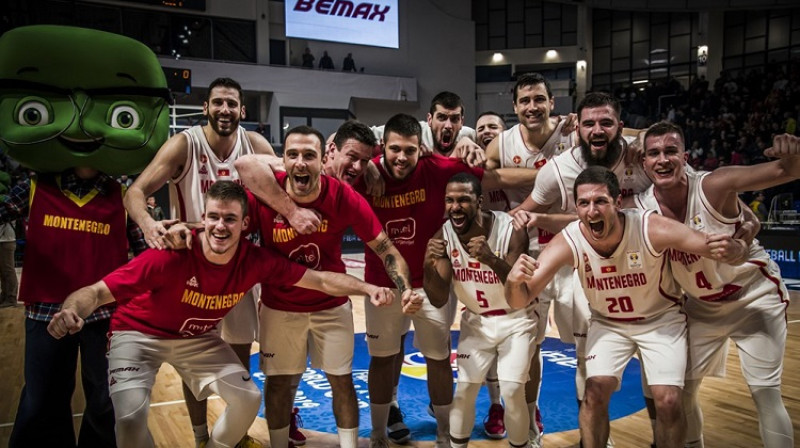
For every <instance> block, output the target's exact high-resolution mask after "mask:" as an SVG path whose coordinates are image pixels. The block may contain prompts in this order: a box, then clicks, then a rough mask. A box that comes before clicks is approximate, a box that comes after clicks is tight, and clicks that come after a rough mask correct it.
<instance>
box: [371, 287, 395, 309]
mask: <svg viewBox="0 0 800 448" xmlns="http://www.w3.org/2000/svg"><path fill="white" fill-rule="evenodd" d="M393 300H394V291H392V290H391V289H389V288H383V287H378V286H376V287H375V289H373V290H372V292H370V294H369V301H370V302H371V303H372V304H373V305H375V306H389V305H391V304H392V301H393Z"/></svg>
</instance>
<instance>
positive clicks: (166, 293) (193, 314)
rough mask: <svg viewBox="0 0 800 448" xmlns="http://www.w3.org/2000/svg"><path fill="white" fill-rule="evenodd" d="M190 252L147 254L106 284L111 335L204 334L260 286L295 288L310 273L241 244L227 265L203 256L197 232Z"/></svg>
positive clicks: (270, 252) (266, 251)
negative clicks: (111, 300)
mask: <svg viewBox="0 0 800 448" xmlns="http://www.w3.org/2000/svg"><path fill="white" fill-rule="evenodd" d="M192 238H193V239H194V241H193V244H192V249H190V250H175V251H172V250H153V249H149V250H146V251H145V252H143V253H142V254H141V255H139V256H138V257H136V258H134V259H133V260H131V262H130V263H128V264H126V265H125V266H122V267H121V268H119V269H117V270H116V271H114V272H112V273H111V274H108V275H107V276H106V277H105V278H104V279H103V281H104V282H105V283H106V285H108V288H109V289H110V290H111V294H113V295H114V297H115V298H116V299H117V304H118V305H117V311H116V312H115V313H114V315H113V316H112V317H111V331H126V330H135V331H139V332H142V333H145V334H149V335H153V336H156V337H159V338H167V339H174V338H185V337H192V336H198V335H201V334H203V333H206V332H208V331H210V330H211V329H213V328H214V327H216V326H217V323H219V321H220V320H222V318H223V316H225V314H227V313H228V311H230V310H231V308H233V306H234V305H236V304H237V303H239V301H240V300H241V299H242V297H243V296H244V294H245V293H246V292H247V291H248V290H249V289H250V288H252V287H253V286H255V285H256V284H257V283H260V282H263V283H265V284H274V285H292V284H295V283H297V282H298V281H299V280H300V278H302V277H303V275H304V274H305V272H306V268H305V267H303V266H300V265H298V264H296V263H291V262H290V261H289V260H287V259H286V258H285V257H283V256H281V255H280V254H277V253H276V252H275V251H274V250H271V249H265V248H263V247H256V246H254V245H253V244H252V243H251V242H249V241H246V240H244V239H242V240H241V241H240V242H239V247H238V248H237V250H236V254H235V255H234V257H233V259H231V261H229V262H228V263H226V264H224V265H218V264H214V263H211V262H210V261H208V260H207V259H206V257H205V256H204V255H203V245H202V243H201V241H200V237H198V236H197V233H196V232H194V233H193V235H192Z"/></svg>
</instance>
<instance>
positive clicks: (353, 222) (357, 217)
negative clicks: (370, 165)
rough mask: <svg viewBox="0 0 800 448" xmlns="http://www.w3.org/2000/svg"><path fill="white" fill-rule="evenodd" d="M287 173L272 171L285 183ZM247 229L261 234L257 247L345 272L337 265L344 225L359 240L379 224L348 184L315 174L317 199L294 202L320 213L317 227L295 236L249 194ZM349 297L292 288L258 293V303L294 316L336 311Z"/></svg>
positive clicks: (370, 237) (375, 231) (340, 263)
mask: <svg viewBox="0 0 800 448" xmlns="http://www.w3.org/2000/svg"><path fill="white" fill-rule="evenodd" d="M286 176H287V175H286V173H276V174H275V177H276V178H277V180H278V183H279V184H280V185H281V187H283V186H284V185H285V184H286ZM248 196H249V204H248V207H249V209H250V210H251V212H250V219H251V223H250V228H251V229H258V230H260V231H261V240H262V244H263V245H264V246H265V247H274V248H275V249H277V250H278V252H280V253H282V254H283V255H285V256H287V257H289V259H290V260H292V261H295V262H297V263H300V264H302V265H304V266H306V267H308V268H310V269H315V270H318V271H331V272H342V273H344V272H345V265H344V262H343V261H342V237H343V236H344V233H345V231H346V230H347V228H348V227H350V226H352V227H353V232H355V234H356V235H357V236H358V237H359V238H361V240H362V241H364V242H369V241H372V240H374V239H375V238H377V237H378V235H380V233H381V224H380V222H378V218H377V217H376V216H375V213H373V212H372V210H371V209H370V208H369V204H367V201H366V200H365V199H364V198H363V197H361V195H359V194H358V193H356V192H355V191H354V190H353V189H352V188H351V187H350V186H349V185H347V184H345V183H342V182H341V181H339V180H337V179H335V178H332V177H328V176H320V194H319V197H318V198H317V199H316V200H315V201H313V202H309V203H307V204H298V205H299V206H301V207H305V208H310V209H313V210H315V211H317V212H318V213H319V214H320V220H321V222H322V224H321V225H320V228H319V230H318V231H316V232H314V233H312V234H310V235H300V234H298V233H297V232H295V230H294V229H292V227H291V226H290V225H289V222H288V221H286V220H285V219H284V218H283V216H281V215H279V214H278V213H277V212H275V211H274V210H272V209H271V208H269V207H268V206H266V205H264V204H262V203H261V202H259V201H258V200H257V199H256V198H255V197H254V196H253V195H252V194H251V193H249V192H248ZM348 300H349V298H348V297H331V296H328V295H326V294H325V293H322V292H319V291H314V290H310V289H304V288H296V287H293V286H277V287H270V288H266V287H265V288H262V289H261V301H262V302H264V304H266V305H267V306H269V307H270V308H273V309H277V310H282V311H294V312H312V311H320V310H326V309H330V308H335V307H337V306H340V305H342V304H344V303H346V302H347V301H348Z"/></svg>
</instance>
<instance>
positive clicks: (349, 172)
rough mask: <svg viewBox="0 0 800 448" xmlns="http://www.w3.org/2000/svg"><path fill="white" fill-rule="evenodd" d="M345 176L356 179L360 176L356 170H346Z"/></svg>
mask: <svg viewBox="0 0 800 448" xmlns="http://www.w3.org/2000/svg"><path fill="white" fill-rule="evenodd" d="M344 177H346V178H347V179H355V178H356V177H358V173H356V172H355V171H354V170H346V171H345V172H344Z"/></svg>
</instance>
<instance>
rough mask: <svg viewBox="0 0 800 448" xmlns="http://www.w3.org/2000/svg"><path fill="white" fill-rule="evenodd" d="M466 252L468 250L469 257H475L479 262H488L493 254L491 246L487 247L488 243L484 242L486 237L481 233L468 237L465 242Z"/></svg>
mask: <svg viewBox="0 0 800 448" xmlns="http://www.w3.org/2000/svg"><path fill="white" fill-rule="evenodd" d="M467 252H469V256H470V257H472V258H476V259H477V260H478V261H480V262H481V263H488V261H489V260H491V259H492V258H494V256H495V255H494V252H492V248H491V247H489V243H487V242H486V237H485V236H483V235H481V236H474V237H472V238H470V240H469V243H467Z"/></svg>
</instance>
